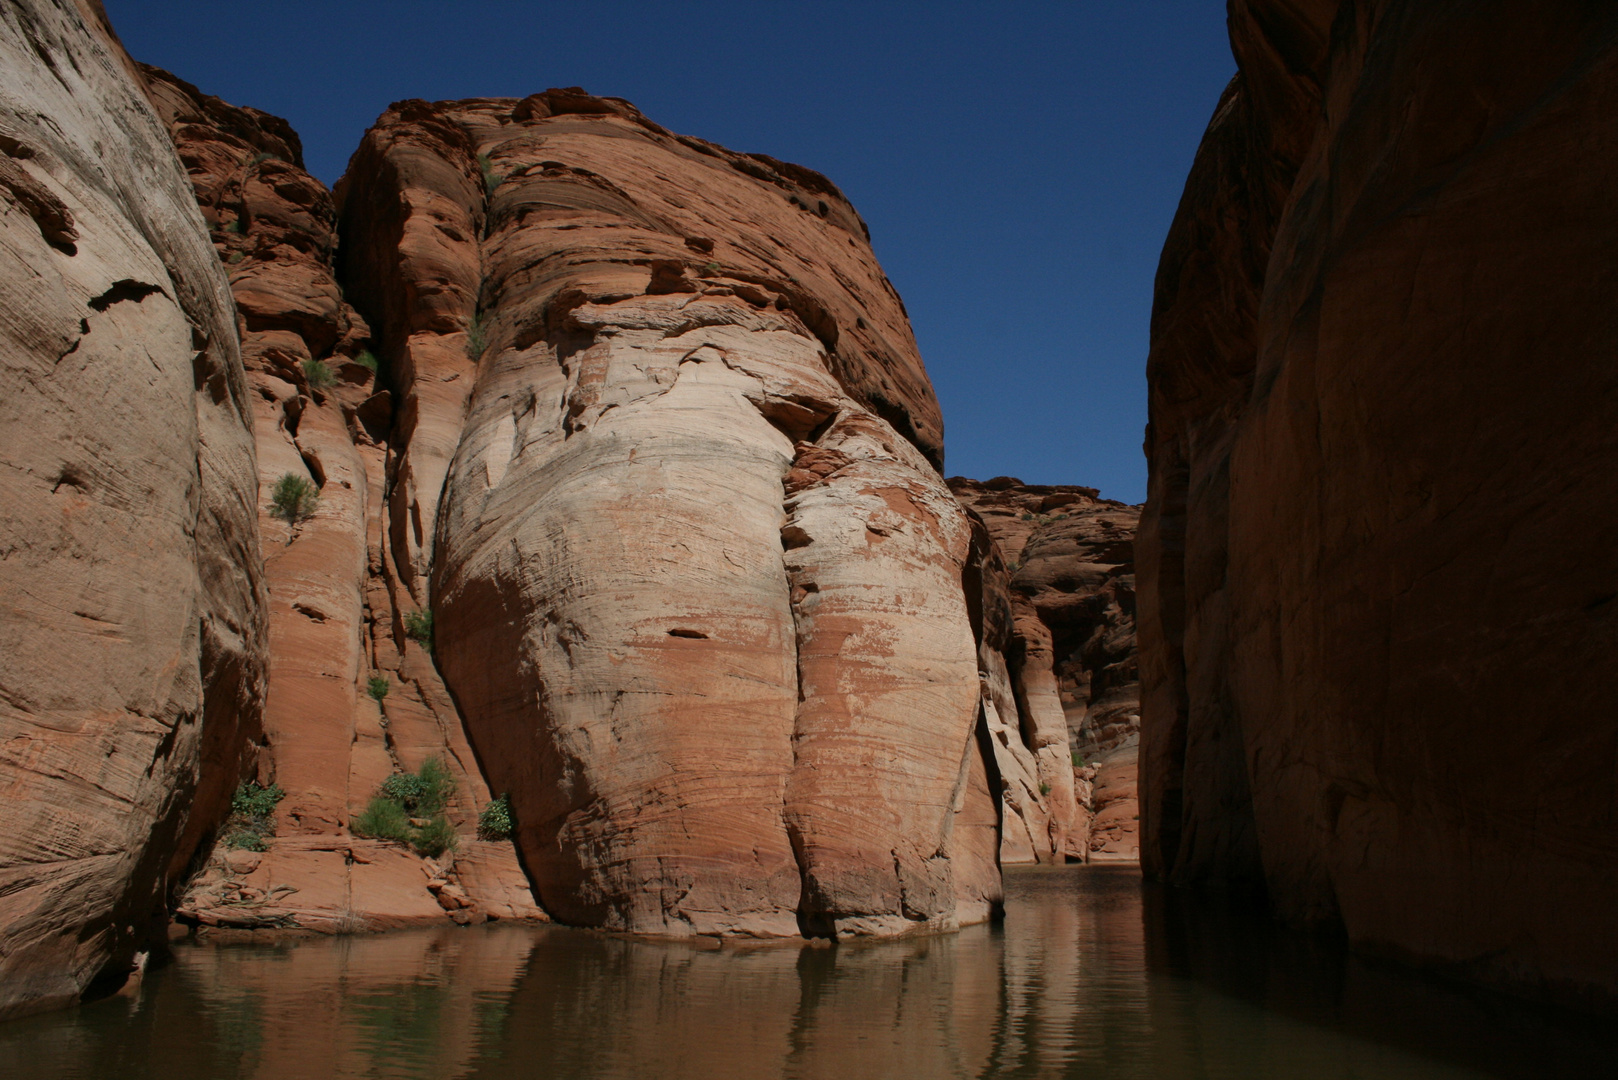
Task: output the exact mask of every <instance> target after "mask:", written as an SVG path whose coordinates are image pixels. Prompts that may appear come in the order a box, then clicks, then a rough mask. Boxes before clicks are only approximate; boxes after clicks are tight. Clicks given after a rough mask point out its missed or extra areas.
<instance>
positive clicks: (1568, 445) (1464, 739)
mask: <svg viewBox="0 0 1618 1080" xmlns="http://www.w3.org/2000/svg"><path fill="white" fill-rule="evenodd" d="M1231 38H1232V44H1233V47H1234V49H1235V53H1236V57H1237V60H1238V62H1239V65H1240V71H1239V73H1238V75H1237V76H1236V78H1235V79H1234V80H1233V81H1232V83H1231V85H1230V87H1229V88H1228V89H1227V90H1226V92H1225V95H1224V97H1223V99H1222V100H1221V102H1220V104H1219V108H1218V110H1217V112H1216V113H1215V115H1214V118H1213V121H1212V123H1211V124H1210V126H1209V129H1208V133H1207V135H1206V136H1205V138H1204V141H1203V144H1202V147H1201V149H1200V150H1199V152H1198V155H1197V160H1196V164H1195V166H1194V168H1193V170H1192V173H1191V177H1190V179H1189V180H1188V182H1187V187H1186V193H1185V197H1184V199H1183V201H1182V203H1181V207H1180V211H1179V213H1178V215H1177V217H1176V219H1175V222H1174V226H1173V228H1172V230H1171V233H1170V235H1169V238H1168V241H1167V243H1166V245H1165V249H1164V255H1163V262H1162V265H1161V267H1160V270H1159V273H1158V279H1157V294H1156V303H1155V308H1154V313H1153V325H1152V349H1151V358H1150V364H1149V372H1148V377H1149V382H1150V387H1151V425H1150V428H1149V430H1148V437H1147V450H1148V454H1149V457H1150V463H1151V487H1150V495H1149V499H1148V503H1147V507H1146V511H1145V514H1144V516H1143V519H1142V524H1141V532H1140V536H1139V540H1138V547H1139V566H1140V600H1141V606H1140V641H1141V672H1142V685H1143V715H1142V719H1143V729H1142V761H1143V776H1142V783H1143V790H1142V795H1143V800H1142V809H1143V815H1142V822H1143V835H1142V858H1143V861H1144V863H1145V865H1146V867H1147V869H1148V870H1149V872H1151V873H1153V874H1155V875H1157V876H1159V877H1162V878H1164V879H1166V880H1169V881H1173V882H1177V883H1180V884H1186V885H1203V886H1212V887H1223V888H1229V889H1261V890H1264V891H1266V892H1267V893H1268V896H1269V898H1270V900H1271V902H1272V903H1273V905H1274V906H1275V909H1276V910H1277V912H1278V913H1279V914H1280V915H1282V916H1283V917H1285V918H1287V919H1289V920H1292V921H1296V922H1303V923H1340V924H1341V925H1342V926H1344V927H1345V928H1346V930H1347V933H1348V935H1349V937H1350V939H1351V940H1353V941H1355V942H1356V943H1358V944H1360V945H1361V946H1363V947H1365V948H1367V949H1371V950H1375V951H1380V952H1385V953H1390V954H1394V955H1398V956H1404V957H1408V958H1413V959H1417V960H1421V961H1427V962H1434V963H1439V964H1443V965H1447V966H1449V967H1451V968H1452V969H1454V970H1456V971H1458V972H1460V973H1462V974H1465V975H1468V976H1471V977H1475V978H1478V979H1482V980H1486V981H1490V982H1494V983H1498V984H1501V985H1507V986H1512V987H1516V988H1519V989H1526V990H1530V991H1533V992H1538V993H1541V994H1545V995H1549V996H1553V997H1557V998H1560V999H1562V1000H1566V1001H1569V1002H1573V1003H1577V1004H1581V1005H1605V1006H1606V1007H1610V1006H1611V1004H1612V1003H1613V1001H1614V996H1613V995H1614V994H1615V993H1618V934H1615V933H1614V931H1613V929H1612V925H1611V920H1610V918H1609V915H1610V912H1611V911H1612V910H1614V907H1615V905H1618V818H1615V815H1618V804H1615V799H1614V792H1615V790H1618V788H1615V786H1614V782H1613V762H1614V759H1615V755H1618V682H1615V681H1614V679H1613V678H1612V676H1611V666H1612V657H1613V656H1614V645H1615V643H1618V604H1615V601H1614V598H1615V597H1618V515H1615V514H1614V513H1613V509H1612V508H1613V497H1612V493H1613V481H1612V477H1613V475H1614V473H1615V472H1618V424H1615V423H1614V418H1615V408H1614V406H1615V402H1618V369H1615V368H1614V367H1613V364H1612V363H1611V360H1610V356H1609V354H1610V352H1611V343H1612V341H1613V340H1614V336H1615V331H1618V325H1615V323H1618V309H1615V308H1614V307H1613V305H1612V303H1611V291H1612V281H1611V279H1612V274H1611V267H1612V265H1613V259H1612V252H1613V251H1614V250H1615V244H1618V229H1615V222H1618V217H1615V216H1614V214H1613V212H1612V208H1611V199H1610V193H1609V191H1608V188H1609V186H1610V183H1609V180H1608V176H1609V174H1610V173H1611V169H1609V168H1608V167H1607V166H1609V165H1612V164H1614V163H1615V161H1618V138H1615V136H1614V133H1613V129H1612V126H1611V124H1610V116H1611V115H1612V110H1613V107H1614V105H1615V104H1618V15H1615V14H1614V13H1613V12H1612V11H1610V10H1608V9H1606V8H1603V7H1599V6H1591V5H1576V4H1549V5H1533V6H1531V7H1530V6H1529V5H1521V4H1515V5H1513V4H1505V3H1482V4H1467V5H1460V4H1450V3H1415V2H1401V0H1380V2H1365V3H1343V4H1335V3H1327V2H1316V3H1312V4H1280V3H1273V2H1264V0H1249V2H1245V3H1236V4H1233V5H1232V9H1231ZM1503 762H1508V763H1510V764H1509V771H1510V776H1511V781H1510V783H1509V784H1508V785H1505V786H1504V787H1503V786H1502V781H1501V764H1502V763H1503Z"/></svg>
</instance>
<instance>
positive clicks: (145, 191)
mask: <svg viewBox="0 0 1618 1080" xmlns="http://www.w3.org/2000/svg"><path fill="white" fill-rule="evenodd" d="M0 70H3V71H4V73H5V74H4V78H3V79H0V285H3V294H4V302H3V304H0V385H3V389H4V392H3V393H0V466H3V467H0V824H3V828H0V1016H5V1015H11V1014H15V1013H19V1012H26V1011H31V1010H34V1009H39V1008H44V1007H48V1006H52V1005H59V1004H64V1003H67V1002H70V1001H73V1000H76V999H78V998H79V997H80V996H81V995H84V994H86V993H94V992H97V991H98V989H99V988H101V987H116V986H118V985H119V984H120V983H121V982H122V981H123V979H124V976H125V975H126V974H127V973H128V971H129V969H130V965H131V960H132V958H133V956H134V954H135V952H136V950H137V949H144V948H146V947H147V945H146V942H147V941H148V940H149V934H150V933H151V931H152V927H151V925H150V924H151V920H152V919H153V917H154V916H157V917H161V915H162V912H163V908H164V904H165V901H166V900H167V896H166V887H167V885H168V884H170V883H172V882H176V881H178V880H179V879H180V878H181V877H183V875H184V871H185V868H186V864H187V862H188V861H189V859H190V856H191V852H192V851H193V850H194V849H195V848H196V846H197V844H198V843H199V841H200V839H201V838H202V836H203V834H205V833H206V832H208V831H211V829H212V827H213V824H214V823H215V822H216V821H217V820H218V819H219V818H220V817H221V816H223V813H224V810H225V808H226V806H227V804H228V801H229V794H230V790H231V788H232V787H233V786H234V785H235V782H236V778H237V776H239V775H240V773H241V772H242V770H243V769H244V768H245V766H246V756H247V754H248V752H249V750H250V747H251V743H252V740H253V739H254V738H255V737H256V735H257V729H258V723H259V708H260V700H261V696H262V693H263V687H264V662H265V646H266V640H265V625H264V620H263V606H264V593H263V581H262V567H261V565H260V562H259V557H258V531H257V520H256V513H255V510H254V491H255V468H254V458H253V442H252V432H251V425H250V420H249V416H248V403H247V394H246V388H245V386H244V383H243V379H242V368H241V359H240V356H239V353H238V349H237V338H236V328H235V325H234V314H233V311H232V306H231V297H230V291H229V288H228V286H227V285H226V282H225V276H224V273H223V272H222V271H221V269H220V266H219V260H218V259H217V258H216V257H215V255H214V253H213V249H212V248H211V247H210V246H209V244H208V238H207V231H206V229H205V228H204V227H203V223H202V220H201V218H200V217H199V215H198V213H197V206H196V203H195V202H194V201H193V199H192V195H191V187H190V185H189V184H188V183H187V182H186V177H185V174H184V172H182V171H181V168H180V165H179V162H178V161H176V160H175V157H174V149H173V147H172V145H171V144H170V143H169V139H168V135H167V133H166V131H165V130H164V127H163V125H162V124H161V123H160V122H159V120H158V118H157V117H156V116H154V115H153V113H152V110H151V108H150V107H149V106H148V104H147V102H146V99H145V98H144V97H143V96H142V94H141V91H140V89H139V87H138V85H137V78H138V76H137V75H136V73H135V70H134V68H133V66H132V65H131V64H130V63H129V60H128V58H127V57H125V56H124V54H123V50H122V49H121V48H120V47H119V46H118V44H117V41H116V39H115V38H114V37H113V36H112V34H111V31H110V30H109V29H108V28H107V27H106V25H105V22H104V19H103V18H102V17H101V15H100V12H99V5H95V4H85V5H79V6H75V5H58V4H48V3H36V2H32V0H19V2H17V3H12V4H8V5H6V7H5V8H4V10H3V11H0Z"/></svg>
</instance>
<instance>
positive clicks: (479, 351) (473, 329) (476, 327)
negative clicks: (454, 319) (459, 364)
mask: <svg viewBox="0 0 1618 1080" xmlns="http://www.w3.org/2000/svg"><path fill="white" fill-rule="evenodd" d="M487 344H488V342H487V341H485V340H484V335H483V317H482V316H481V315H474V316H472V317H471V318H470V319H468V320H466V355H467V356H469V357H471V358H472V359H473V360H479V359H481V358H482V357H483V350H484V348H485V347H486V346H487Z"/></svg>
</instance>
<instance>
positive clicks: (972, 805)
mask: <svg viewBox="0 0 1618 1080" xmlns="http://www.w3.org/2000/svg"><path fill="white" fill-rule="evenodd" d="M338 190H339V197H340V200H341V201H342V204H343V228H344V237H345V243H344V260H345V262H344V269H345V274H346V278H347V280H348V281H349V282H350V289H349V295H350V296H351V297H353V298H354V299H355V302H356V303H357V304H358V305H359V306H360V308H361V310H363V311H365V312H366V313H367V315H368V317H369V318H370V320H371V323H372V325H373V327H374V328H375V329H376V331H377V334H378V338H379V341H380V345H381V350H380V351H381V352H382V354H383V355H384V357H385V360H386V362H387V363H388V365H389V367H390V370H392V371H393V372H394V373H395V377H396V380H397V385H398V386H399V388H400V393H401V396H402V401H401V405H400V408H401V413H400V417H401V418H400V421H399V423H398V426H397V430H398V432H399V435H400V446H401V449H400V450H399V457H398V464H397V467H396V470H395V473H394V476H395V482H394V488H393V505H392V517H391V528H392V530H393V533H394V536H395V553H396V557H397V558H398V561H399V563H400V564H401V575H402V576H403V577H404V578H405V580H406V583H407V584H408V585H409V586H410V587H411V588H412V589H418V590H419V588H420V583H421V582H422V581H423V579H425V578H428V577H430V579H431V582H432V597H431V599H432V606H433V611H434V618H435V634H436V640H437V643H438V660H439V663H440V666H441V668H442V670H443V672H444V674H445V676H446V682H447V684H448V686H449V688H450V689H451V690H452V691H453V693H454V695H455V699H456V701H457V702H458V703H459V705H460V706H461V708H462V710H463V711H464V713H465V715H466V717H467V720H468V724H469V728H470V730H471V732H472V734H473V737H474V740H475V742H476V745H477V747H478V751H479V754H480V757H481V759H482V760H483V762H484V763H485V765H486V767H487V768H488V770H489V778H490V780H491V782H492V784H493V786H494V787H495V788H496V789H497V790H509V791H510V793H511V796H512V801H513V806H514V810H515V816H516V819H517V822H518V828H519V843H520V846H521V848H522V850H523V853H524V857H525V861H526V865H527V867H528V869H529V871H530V873H531V874H532V876H533V880H534V882H535V885H536V888H537V892H538V895H539V899H540V901H541V903H542V904H543V905H544V906H545V908H546V909H547V910H548V911H550V912H551V913H552V914H553V915H555V916H557V917H558V918H560V919H562V920H564V921H567V922H572V923H579V924H585V925H597V926H605V927H610V928H614V929H623V930H632V931H637V932H651V933H660V934H674V935H685V934H725V933H738V934H752V935H760V936H781V935H796V934H798V933H800V932H801V933H809V934H818V935H837V936H847V935H853V934H891V933H896V932H900V931H904V930H908V929H912V928H917V927H942V926H951V925H956V924H957V923H958V922H959V920H960V918H961V917H962V913H963V912H965V913H967V915H966V917H968V918H981V917H985V916H986V915H987V914H989V912H990V911H991V910H992V907H993V906H994V904H996V903H997V902H998V894H997V891H996V886H997V882H996V883H990V882H988V881H987V879H986V875H985V873H984V870H983V862H982V860H983V858H984V857H985V845H984V835H985V834H984V828H985V821H986V819H990V818H992V817H993V802H992V799H990V798H989V797H988V791H989V786H988V772H987V769H986V766H985V764H984V762H983V761H982V760H981V751H980V750H979V749H978V740H977V739H976V738H975V736H974V730H975V718H976V715H977V712H978V700H979V692H978V680H977V664H976V660H975V658H974V648H973V638H972V633H971V626H970V623H969V620H968V615H967V609H966V602H965V599H964V597H963V595H962V588H961V575H962V571H963V567H964V565H965V562H966V558H967V551H968V542H969V536H970V530H969V527H968V523H967V521H966V519H965V517H964V515H963V514H962V512H961V511H960V509H959V507H958V506H957V504H956V503H955V501H954V499H953V498H952V497H951V495H950V493H949V491H948V489H947V488H946V487H945V486H944V484H943V481H942V480H941V479H940V478H939V476H938V474H937V472H936V471H935V467H934V466H935V463H936V462H937V461H938V460H939V459H940V457H941V450H940V447H941V429H940V424H939V422H938V411H937V404H936V402H935V401H934V399H933V396H932V392H931V388H930V386H929V385H928V384H927V382H926V375H925V372H924V370H923V368H922V365H921V362H920V359H919V357H918V356H917V355H916V352H915V345H914V341H913V339H912V337H911V334H910V330H909V325H908V322H907V320H906V318H905V315H904V311H903V308H902V305H900V303H899V300H898V297H897V295H896V294H895V293H894V292H893V290H892V286H891V285H889V284H888V282H887V279H886V278H885V277H884V276H883V275H882V273H881V270H880V268H879V267H878V266H877V264H876V262H875V259H874V257H873V256H872V255H871V252H870V248H869V246H868V244H867V243H866V239H865V234H864V229H863V226H862V224H861V222H860V220H859V218H858V215H857V214H855V213H854V211H853V209H852V208H851V207H850V206H849V205H848V203H847V202H846V201H845V200H844V199H843V198H842V196H841V195H840V194H839V193H838V192H837V191H836V189H835V188H834V187H832V185H831V184H830V183H829V182H828V181H826V180H825V179H824V178H823V177H820V176H819V175H818V174H815V173H811V172H809V171H808V170H805V169H800V168H798V167H796V166H790V165H786V164H784V163H781V162H776V161H773V160H771V159H768V158H761V157H754V156H749V155H742V154H735V153H732V152H731V151H728V150H724V149H723V148H720V147H716V146H714V145H712V144H709V143H704V142H702V141H700V140H696V139H689V138H685V137H681V136H675V135H673V134H671V133H669V132H667V131H665V130H664V129H662V128H660V127H658V126H657V125H656V124H653V123H651V122H650V121H648V120H646V119H645V118H644V117H642V116H641V115H640V114H639V113H638V112H637V111H636V110H635V109H634V108H633V106H630V105H628V104H627V103H625V102H622V101H619V100H617V99H607V98H594V97H590V96H589V95H586V94H584V93H583V92H582V91H578V90H564V91H558V90H552V91H548V92H546V93H545V94H539V95H534V96H533V97H530V98H526V99H523V100H522V101H512V100H493V99H479V100H473V101H466V102H455V103H439V104H436V105H430V104H428V103H425V102H402V103H399V104H397V105H395V106H394V107H393V108H391V109H390V110H389V111H388V112H387V113H386V114H385V115H384V116H383V117H382V119H381V120H380V121H379V122H378V124H377V126H376V127H375V128H373V129H372V131H371V132H370V133H368V134H367V136H366V138H365V141H364V143H363V144H362V146H361V148H360V150H359V151H358V152H357V153H356V155H355V157H354V159H353V161H352V162H351V164H350V169H349V172H348V174H347V176H346V177H345V178H344V180H343V181H342V182H341V184H340V185H339V189H338ZM406 551H408V553H409V559H405V558H404V557H403V556H402V553H403V552H406ZM406 565H408V567H409V569H406ZM412 574H413V575H415V576H414V577H411V576H410V575H412ZM418 595H420V594H419V592H418ZM974 756H977V757H978V758H979V760H978V761H977V763H976V765H975V766H974V762H973V760H972V759H973V757H974ZM957 820H959V821H961V822H962V823H963V825H964V828H963V840H962V844H963V845H964V847H963V848H962V850H961V859H960V861H961V862H962V864H963V867H969V868H970V872H969V873H963V875H962V880H960V881H957V880H956V877H955V875H954V874H953V873H952V861H953V860H952V858H951V850H952V849H951V845H952V841H953V837H954V833H955V825H956V822H957ZM989 848H990V849H991V850H992V844H990V845H989ZM969 852H970V854H968V853H969ZM995 876H997V875H995ZM958 893H959V897H960V902H959V906H958V903H957V894H958Z"/></svg>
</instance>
